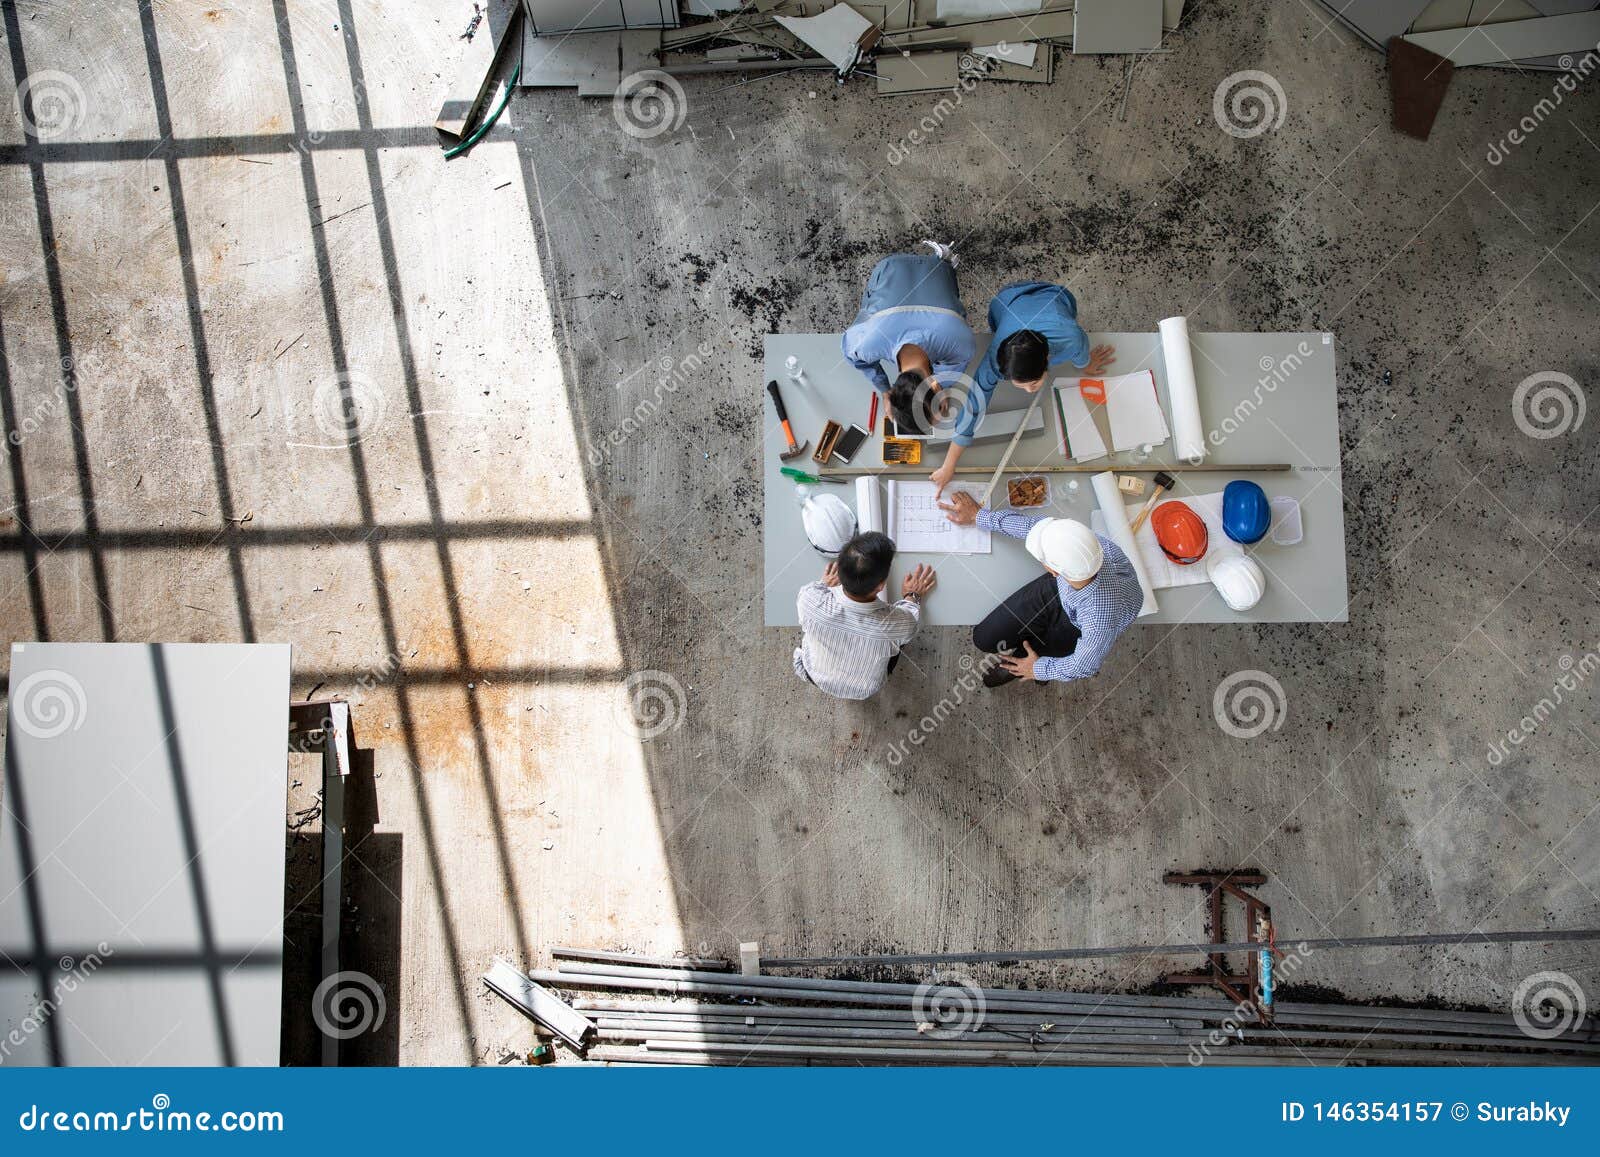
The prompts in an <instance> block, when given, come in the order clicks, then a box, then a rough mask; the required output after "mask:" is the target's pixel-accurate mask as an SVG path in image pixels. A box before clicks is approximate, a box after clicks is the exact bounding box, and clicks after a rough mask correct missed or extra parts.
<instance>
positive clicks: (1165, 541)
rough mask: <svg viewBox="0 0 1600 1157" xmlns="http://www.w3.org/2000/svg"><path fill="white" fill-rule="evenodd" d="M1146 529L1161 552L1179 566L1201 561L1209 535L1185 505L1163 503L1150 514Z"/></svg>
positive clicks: (1197, 516) (1198, 519)
mask: <svg viewBox="0 0 1600 1157" xmlns="http://www.w3.org/2000/svg"><path fill="white" fill-rule="evenodd" d="M1150 526H1151V528H1152V529H1153V530H1154V531H1155V532H1156V541H1157V542H1158V543H1160V544H1161V549H1162V550H1163V551H1165V552H1166V555H1167V557H1168V558H1170V559H1171V560H1172V561H1173V562H1175V563H1177V564H1178V565H1179V566H1188V565H1189V564H1191V563H1196V562H1199V561H1200V560H1201V559H1202V558H1204V557H1205V553H1206V544H1207V542H1208V541H1209V539H1210V535H1209V534H1207V532H1206V524H1205V523H1204V522H1202V521H1201V520H1200V516H1199V515H1198V514H1196V513H1195V512H1194V511H1193V510H1191V509H1190V508H1189V504H1188V503H1187V502H1163V503H1162V504H1161V505H1160V506H1158V507H1156V508H1155V510H1154V511H1153V512H1152V513H1151V515H1150Z"/></svg>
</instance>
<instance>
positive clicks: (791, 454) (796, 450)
mask: <svg viewBox="0 0 1600 1157" xmlns="http://www.w3.org/2000/svg"><path fill="white" fill-rule="evenodd" d="M809 445H811V439H810V438H807V439H806V440H805V441H804V442H801V443H800V444H799V445H797V446H791V447H790V448H789V449H787V450H779V451H778V457H779V458H780V459H781V460H782V461H784V462H792V461H793V460H794V459H796V458H798V457H800V455H802V454H804V453H805V452H806V447H807V446H809Z"/></svg>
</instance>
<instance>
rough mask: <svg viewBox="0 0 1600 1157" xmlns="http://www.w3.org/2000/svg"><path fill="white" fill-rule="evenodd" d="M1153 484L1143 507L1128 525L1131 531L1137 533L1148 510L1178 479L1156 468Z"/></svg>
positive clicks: (1154, 505) (1148, 515)
mask: <svg viewBox="0 0 1600 1157" xmlns="http://www.w3.org/2000/svg"><path fill="white" fill-rule="evenodd" d="M1155 484H1156V485H1155V489H1154V490H1152V491H1151V492H1150V497H1149V498H1147V499H1145V502H1144V507H1143V509H1141V510H1140V511H1139V513H1138V515H1136V516H1135V517H1134V520H1133V525H1131V526H1130V527H1128V530H1129V531H1130V532H1131V533H1134V534H1137V533H1138V532H1139V528H1140V527H1141V526H1143V525H1144V520H1145V519H1147V518H1149V517H1150V512H1151V511H1152V510H1154V509H1155V508H1156V503H1157V502H1158V501H1160V499H1161V496H1162V495H1163V494H1165V493H1166V492H1167V491H1169V490H1171V489H1172V488H1173V487H1174V486H1176V485H1177V484H1178V480H1177V479H1176V478H1174V477H1173V476H1172V475H1170V474H1168V473H1167V472H1166V471H1165V470H1157V471H1156V477H1155Z"/></svg>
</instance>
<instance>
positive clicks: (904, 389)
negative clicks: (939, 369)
mask: <svg viewBox="0 0 1600 1157" xmlns="http://www.w3.org/2000/svg"><path fill="white" fill-rule="evenodd" d="M927 380H928V375H927V374H925V373H923V372H922V371H921V370H907V371H905V373H903V374H901V375H900V376H899V377H898V378H896V379H895V380H894V385H892V386H890V387H889V413H890V414H891V415H892V416H893V417H894V424H895V425H896V426H898V427H899V428H900V429H902V430H905V431H906V432H907V433H915V434H931V433H933V398H934V393H935V391H934V390H933V389H931V388H929V389H923V383H924V382H926V381H927ZM919 391H920V393H921V395H922V404H921V405H920V406H919V405H917V395H918V393H919Z"/></svg>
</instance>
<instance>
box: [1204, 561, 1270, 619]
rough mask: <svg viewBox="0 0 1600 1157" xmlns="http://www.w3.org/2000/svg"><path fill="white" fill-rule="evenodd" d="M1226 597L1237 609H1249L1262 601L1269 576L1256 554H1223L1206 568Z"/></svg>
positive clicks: (1218, 589)
mask: <svg viewBox="0 0 1600 1157" xmlns="http://www.w3.org/2000/svg"><path fill="white" fill-rule="evenodd" d="M1206 574H1207V577H1209V578H1210V579H1211V582H1212V585H1214V586H1215V587H1216V588H1217V593H1218V594H1219V595H1221V596H1222V601H1223V602H1225V603H1227V604H1228V606H1230V607H1232V608H1233V609H1234V610H1236V611H1248V610H1249V609H1250V608H1251V607H1253V606H1255V605H1256V604H1257V603H1259V602H1260V601H1261V596H1262V595H1263V594H1265V593H1266V590H1267V578H1266V576H1265V575H1264V574H1262V573H1261V566H1260V564H1259V563H1257V562H1256V560H1255V559H1253V558H1246V557H1245V556H1244V555H1242V554H1219V555H1217V556H1216V557H1215V558H1213V559H1212V560H1211V562H1210V564H1209V566H1208V568H1207V571H1206Z"/></svg>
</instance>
